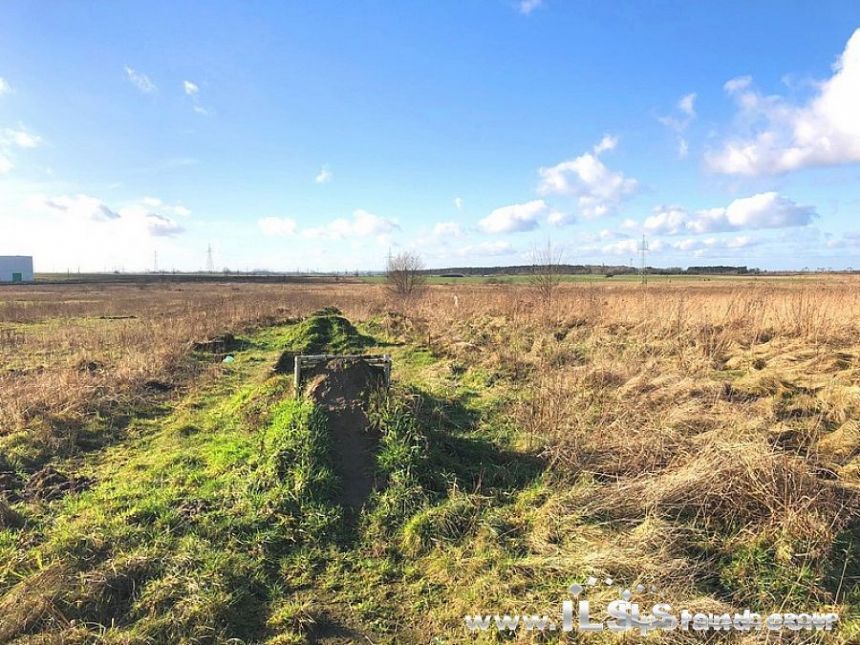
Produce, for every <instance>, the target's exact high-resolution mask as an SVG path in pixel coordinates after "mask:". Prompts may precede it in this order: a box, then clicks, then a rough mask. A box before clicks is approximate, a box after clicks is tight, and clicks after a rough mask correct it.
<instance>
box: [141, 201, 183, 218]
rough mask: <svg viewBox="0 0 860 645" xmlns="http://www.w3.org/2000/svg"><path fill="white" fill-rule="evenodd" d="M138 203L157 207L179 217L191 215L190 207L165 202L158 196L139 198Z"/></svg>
mask: <svg viewBox="0 0 860 645" xmlns="http://www.w3.org/2000/svg"><path fill="white" fill-rule="evenodd" d="M140 203H141V204H143V205H144V206H147V207H149V208H157V209H159V210H161V211H166V212H169V213H172V214H174V215H179V216H181V217H189V216H190V215H191V209H189V208H187V207H185V206H183V205H182V204H166V203H165V202H164V201H162V200H161V199H159V198H158V197H144V198H143V199H142V200H140Z"/></svg>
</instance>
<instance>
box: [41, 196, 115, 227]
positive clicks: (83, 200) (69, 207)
mask: <svg viewBox="0 0 860 645" xmlns="http://www.w3.org/2000/svg"><path fill="white" fill-rule="evenodd" d="M30 203H31V205H33V206H36V207H38V206H39V205H41V206H44V207H46V208H48V209H51V210H54V211H59V212H62V213H65V214H67V215H69V216H70V217H72V218H74V219H88V220H92V221H94V222H106V221H109V220H112V219H119V217H120V215H119V213H118V212H116V211H114V210H112V209H110V208H109V207H108V206H107V204H105V203H104V202H103V201H102V200H100V199H98V198H96V197H90V196H89V195H75V196H73V197H68V196H66V195H63V196H60V197H37V198H35V199H34V200H32V201H31V202H30Z"/></svg>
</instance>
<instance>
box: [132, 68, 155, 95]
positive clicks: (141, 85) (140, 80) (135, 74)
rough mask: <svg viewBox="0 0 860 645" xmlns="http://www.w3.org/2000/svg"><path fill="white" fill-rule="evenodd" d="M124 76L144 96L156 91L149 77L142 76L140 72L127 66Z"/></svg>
mask: <svg viewBox="0 0 860 645" xmlns="http://www.w3.org/2000/svg"><path fill="white" fill-rule="evenodd" d="M125 75H126V77H127V78H128V80H129V81H130V82H131V84H132V85H134V86H135V87H136V88H137V89H138V90H140V91H141V92H143V93H144V94H152V93H153V92H155V91H157V90H158V88H157V87H156V86H155V83H153V82H152V81H151V80H150V79H149V76H147V75H146V74H144V73H142V72H139V71H137V70H136V69H134V68H133V67H129V66H128V65H126V66H125Z"/></svg>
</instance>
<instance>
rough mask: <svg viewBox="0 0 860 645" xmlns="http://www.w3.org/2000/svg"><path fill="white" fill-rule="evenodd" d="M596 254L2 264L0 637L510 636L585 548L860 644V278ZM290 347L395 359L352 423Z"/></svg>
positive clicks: (682, 639)
mask: <svg viewBox="0 0 860 645" xmlns="http://www.w3.org/2000/svg"><path fill="white" fill-rule="evenodd" d="M577 278H578V277H577ZM584 278H586V279H585V280H584V281H579V280H577V279H574V281H571V282H568V283H565V284H563V285H561V286H560V287H559V289H558V291H557V292H556V293H555V294H554V297H553V298H552V299H550V300H541V299H540V298H539V297H538V294H536V293H535V292H534V291H532V290H531V289H530V288H529V287H528V286H527V285H525V284H522V281H523V279H524V278H518V279H517V280H516V282H517V285H516V287H514V286H512V285H507V284H501V285H496V286H493V285H488V284H482V283H481V282H482V280H483V279H482V278H470V279H449V280H451V281H452V282H455V283H456V284H453V285H444V284H438V285H433V286H432V287H431V288H430V289H429V291H428V293H426V294H425V295H424V296H423V297H422V298H420V299H417V300H415V301H412V302H404V301H397V300H392V299H391V297H390V296H389V294H387V292H386V290H385V289H383V288H382V287H381V285H379V284H373V283H367V282H361V281H359V282H354V283H341V284H337V283H330V284H297V283H296V284H265V283H264V284H254V283H240V282H227V281H222V280H219V281H218V282H217V283H197V282H193V281H192V282H183V283H159V282H151V281H144V280H141V281H139V282H135V283H133V284H119V283H103V282H102V283H97V282H92V283H87V284H73V283H65V284H62V283H55V284H35V285H10V286H7V287H4V288H2V289H0V642H3V643H5V642H18V643H30V642H57V643H60V642H68V643H86V642H102V641H103V642H115V643H138V642H141V643H173V642H185V643H194V642H213V643H221V642H245V643H268V644H269V645H284V644H287V643H291V644H292V643H329V644H335V643H337V644H345V643H362V642H364V643H366V642H372V643H386V644H390V645H394V644H397V643H412V642H415V643H418V642H421V643H429V642H439V643H443V642H445V643H461V642H479V643H496V642H499V641H500V640H501V639H500V638H499V637H498V635H493V634H492V633H491V632H487V633H486V634H483V635H473V634H469V633H468V632H467V631H466V628H465V626H464V622H463V617H464V615H465V614H472V613H477V612H486V613H487V614H495V613H500V614H504V613H513V612H519V611H530V612H539V613H548V614H551V615H553V616H555V615H557V614H558V611H559V605H560V602H561V601H562V600H565V599H568V598H569V597H570V596H569V594H568V592H567V589H568V588H569V586H570V585H571V584H572V583H575V582H576V583H582V582H584V581H586V580H587V579H588V578H589V577H594V578H595V579H597V580H601V581H603V580H606V579H608V578H611V579H612V580H613V581H614V586H607V585H605V584H602V585H599V586H598V587H596V588H594V589H591V590H589V600H591V601H592V602H593V603H595V605H600V606H605V603H606V602H608V601H609V600H613V599H617V598H618V597H619V595H618V594H619V590H621V589H634V590H636V589H637V587H638V586H639V585H642V589H643V591H638V590H637V591H636V593H637V594H639V595H638V596H637V598H636V600H637V601H639V600H640V599H641V600H642V602H646V603H649V604H650V603H653V602H658V601H659V602H671V603H673V605H675V606H677V607H680V606H684V607H689V608H691V609H695V610H701V611H709V612H715V613H726V612H734V611H735V610H739V611H740V610H742V609H743V608H750V609H751V610H753V611H760V612H762V613H766V612H768V611H773V610H777V609H781V610H783V611H797V612H800V611H811V610H816V611H822V610H825V609H826V610H827V611H834V612H837V613H838V614H839V617H840V618H839V626H838V629H837V630H836V631H834V632H832V633H828V634H822V635H818V636H816V635H811V636H810V638H811V640H810V639H807V640H795V641H791V642H804V643H836V644H838V645H850V644H853V643H858V642H860V421H858V420H860V279H857V278H855V277H851V276H821V275H815V276H803V277H799V276H798V277H795V276H791V277H787V278H782V277H779V278H772V279H771V278H768V279H761V278H736V277H731V278H718V277H708V278H696V277H686V276H685V277H684V278H675V277H672V278H668V277H667V278H662V277H660V278H658V277H654V278H652V279H650V280H649V283H648V285H647V286H646V287H643V286H641V285H639V284H636V283H635V282H631V281H630V279H629V278H628V279H627V280H624V279H618V278H611V279H608V280H606V279H602V278H597V279H594V278H591V277H590V276H584ZM634 280H635V278H634ZM335 308H336V309H335ZM296 353H314V354H316V353H350V354H353V353H385V354H388V355H390V356H392V358H393V371H392V388H391V390H390V391H388V392H374V393H371V394H368V395H366V396H364V398H360V405H361V410H362V414H363V415H364V416H360V415H359V416H357V417H352V416H345V417H343V418H342V419H341V421H343V420H344V419H345V420H346V421H349V420H350V419H354V418H357V419H359V421H355V422H352V421H350V423H352V424H353V425H348V424H347V425H346V426H344V425H343V424H342V423H341V425H340V426H336V427H338V428H339V430H338V431H339V432H340V433H341V434H340V435H338V436H339V437H340V439H341V441H339V440H338V439H337V438H336V437H335V436H333V432H334V430H333V425H332V424H330V422H329V419H330V417H327V416H326V413H325V411H324V410H323V409H322V408H321V407H320V406H319V405H318V404H317V403H316V401H317V399H314V398H313V397H312V396H311V394H310V392H309V389H310V388H309V389H303V390H302V391H300V392H299V393H297V392H296V391H295V390H294V387H293V382H292V374H291V371H290V369H289V368H290V365H291V358H292V356H293V355H294V354H296ZM227 357H229V360H227V361H225V359H226V358H227ZM320 383H323V384H325V383H326V381H324V380H323V381H319V380H317V381H315V384H316V385H314V387H318V386H319V385H320ZM297 394H299V395H300V396H298V397H297ZM329 394H330V395H331V396H332V398H335V399H336V398H337V395H338V394H339V392H338V391H337V390H335V391H333V392H330V393H329ZM355 402H356V404H359V399H356V401H355ZM356 424H357V425H356ZM353 426H355V427H354V430H355V432H356V433H357V435H358V436H360V437H362V441H364V442H370V443H371V445H373V446H374V448H373V449H374V451H375V452H373V453H372V454H371V457H370V459H371V461H372V464H373V467H374V469H375V471H374V477H375V481H377V482H378V486H377V487H376V488H374V489H372V492H370V493H369V497H367V498H366V499H365V501H364V503H363V505H358V506H356V505H353V503H352V502H351V501H350V499H351V498H350V495H349V493H350V492H353V491H352V489H350V490H349V491H347V490H345V487H346V486H347V485H348V484H347V483H348V482H353V485H354V482H355V481H356V478H355V473H354V472H350V471H349V470H348V468H349V467H348V465H347V466H344V463H343V460H342V459H340V461H339V458H338V455H341V456H342V454H343V450H344V447H343V445H342V443H343V441H342V439H343V433H344V431H346V432H347V433H348V432H349V430H350V428H353ZM350 445H352V444H350ZM363 499H364V498H363ZM652 586H653V588H652ZM722 636H723V635H719V634H716V635H714V636H712V637H711V640H709V641H708V642H712V643H722V642H738V643H753V642H764V641H762V640H760V639H758V638H757V637H756V636H755V635H752V636H749V637H746V636H745V637H743V638H742V639H740V640H737V639H735V640H730V638H729V637H728V636H726V637H725V638H723V637H722ZM803 636H804V637H806V636H807V635H805V634H804V635H803ZM231 639H232V640H231ZM434 639H435V640H434ZM744 639H746V640H744ZM587 640H588V642H593V643H599V644H602V643H606V644H609V643H613V644H614V643H618V642H620V641H619V640H618V639H617V637H616V636H615V635H613V634H610V633H608V632H607V633H604V634H598V635H594V636H593V637H592V636H589V637H588V639H587ZM628 640H629V642H630V643H639V642H649V643H650V642H654V643H692V642H699V641H696V640H695V639H692V638H691V637H690V636H689V634H680V635H677V637H676V635H673V634H667V635H663V636H660V637H659V638H657V639H653V638H652V637H651V636H649V637H648V638H643V639H638V638H636V637H634V638H632V639H628ZM628 640H625V641H624V642H628ZM559 641H560V642H568V641H564V639H563V638H562V639H558V638H552V637H546V636H544V635H540V634H538V633H537V632H535V633H529V632H525V631H521V632H520V633H519V634H518V635H517V638H516V642H525V643H544V642H559ZM575 642H579V641H575ZM767 642H788V641H780V640H775V639H773V638H771V639H770V640H768V641H767Z"/></svg>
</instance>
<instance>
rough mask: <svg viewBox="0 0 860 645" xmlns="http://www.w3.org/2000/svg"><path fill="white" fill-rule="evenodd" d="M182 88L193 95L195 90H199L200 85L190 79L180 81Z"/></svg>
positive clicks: (195, 92)
mask: <svg viewBox="0 0 860 645" xmlns="http://www.w3.org/2000/svg"><path fill="white" fill-rule="evenodd" d="M182 89H183V90H184V91H185V93H186V94H187V95H188V96H195V95H196V94H197V92H199V91H200V87H199V86H198V85H197V83H194V82H192V81H182Z"/></svg>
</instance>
